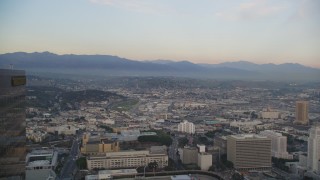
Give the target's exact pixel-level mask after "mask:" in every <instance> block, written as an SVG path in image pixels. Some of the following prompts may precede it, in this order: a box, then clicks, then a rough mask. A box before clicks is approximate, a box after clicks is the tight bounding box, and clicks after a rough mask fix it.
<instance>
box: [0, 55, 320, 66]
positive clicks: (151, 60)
mask: <svg viewBox="0 0 320 180" xmlns="http://www.w3.org/2000/svg"><path fill="white" fill-rule="evenodd" d="M14 53H27V54H33V53H39V54H41V53H50V54H54V55H60V56H61V55H62V56H63V55H76V56H114V57H118V58H122V59H126V60H131V61H139V62H153V61H172V62H190V63H192V64H196V65H206V64H210V65H219V64H223V63H236V62H245V63H252V64H256V65H270V64H271V65H283V64H296V65H302V66H305V67H309V68H315V69H320V67H314V66H311V65H305V64H301V63H296V62H284V63H271V62H269V63H256V62H252V61H250V60H243V59H241V58H240V59H239V60H234V61H222V62H220V63H216V64H213V63H196V62H193V61H192V60H176V59H166V58H165V59H159V58H157V59H147V60H146V59H144V60H143V59H131V58H127V57H122V56H119V55H111V54H73V53H70V54H69V53H64V54H63V53H56V52H50V51H33V52H25V51H15V52H6V53H3V54H0V55H4V54H14Z"/></svg>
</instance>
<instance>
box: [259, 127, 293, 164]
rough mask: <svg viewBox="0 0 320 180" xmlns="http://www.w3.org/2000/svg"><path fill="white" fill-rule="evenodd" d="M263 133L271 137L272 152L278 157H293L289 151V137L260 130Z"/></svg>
mask: <svg viewBox="0 0 320 180" xmlns="http://www.w3.org/2000/svg"><path fill="white" fill-rule="evenodd" d="M260 134H261V135H263V136H266V137H268V138H270V139H271V154H272V156H273V157H276V158H283V159H292V158H293V156H292V155H290V154H289V153H288V151H287V137H286V136H283V135H282V134H280V133H277V132H274V131H270V130H266V131H262V132H260Z"/></svg>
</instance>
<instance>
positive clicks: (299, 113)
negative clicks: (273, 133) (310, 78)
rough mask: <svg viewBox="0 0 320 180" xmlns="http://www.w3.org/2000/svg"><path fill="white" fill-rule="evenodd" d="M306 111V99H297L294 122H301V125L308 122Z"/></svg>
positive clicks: (307, 107)
mask: <svg viewBox="0 0 320 180" xmlns="http://www.w3.org/2000/svg"><path fill="white" fill-rule="evenodd" d="M308 111H309V106H308V101H297V102H296V120H295V124H302V125H306V124H308V123H309V117H308Z"/></svg>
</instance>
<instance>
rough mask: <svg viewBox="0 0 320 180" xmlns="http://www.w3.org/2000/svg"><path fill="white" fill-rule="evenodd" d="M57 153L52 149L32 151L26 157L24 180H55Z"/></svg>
mask: <svg viewBox="0 0 320 180" xmlns="http://www.w3.org/2000/svg"><path fill="white" fill-rule="evenodd" d="M57 161H58V152H56V151H54V150H52V149H41V150H33V151H32V152H30V153H28V154H27V157H26V180H34V179H46V180H54V179H56V173H55V171H54V170H55V168H56V166H57Z"/></svg>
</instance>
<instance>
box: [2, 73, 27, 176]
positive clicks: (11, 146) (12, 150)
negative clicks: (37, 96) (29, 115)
mask: <svg viewBox="0 0 320 180" xmlns="http://www.w3.org/2000/svg"><path fill="white" fill-rule="evenodd" d="M25 84H26V76H25V71H22V70H9V69H0V179H1V178H3V177H11V178H13V179H20V178H21V177H24V176H25V155H26V123H25V118H26V117H25V116H26V115H25Z"/></svg>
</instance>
